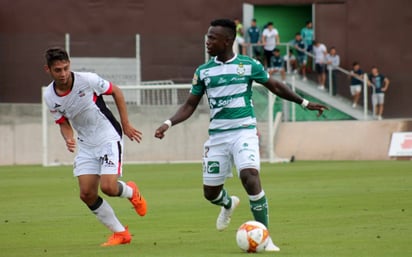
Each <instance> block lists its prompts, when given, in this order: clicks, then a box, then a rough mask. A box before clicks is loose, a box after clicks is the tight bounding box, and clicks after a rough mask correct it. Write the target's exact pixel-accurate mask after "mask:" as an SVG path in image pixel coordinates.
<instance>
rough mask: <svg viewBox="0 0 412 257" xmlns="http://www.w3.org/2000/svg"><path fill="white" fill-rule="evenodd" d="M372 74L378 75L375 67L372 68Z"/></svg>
mask: <svg viewBox="0 0 412 257" xmlns="http://www.w3.org/2000/svg"><path fill="white" fill-rule="evenodd" d="M372 75H373V76H378V75H379V71H378V69H377V68H373V69H372Z"/></svg>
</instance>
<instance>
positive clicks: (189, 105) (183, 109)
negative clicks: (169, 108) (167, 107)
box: [155, 94, 202, 139]
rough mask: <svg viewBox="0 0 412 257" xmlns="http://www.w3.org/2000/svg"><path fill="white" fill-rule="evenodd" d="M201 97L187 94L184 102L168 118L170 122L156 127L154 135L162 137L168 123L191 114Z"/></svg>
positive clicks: (175, 121)
mask: <svg viewBox="0 0 412 257" xmlns="http://www.w3.org/2000/svg"><path fill="white" fill-rule="evenodd" d="M201 99H202V96H201V95H194V94H189V97H188V98H187V99H186V101H185V103H184V104H183V105H181V106H180V108H179V109H178V110H177V112H176V113H175V114H174V115H173V116H172V117H171V118H170V119H169V121H170V122H171V124H167V123H163V124H162V125H161V126H160V127H158V128H157V129H156V131H155V137H157V138H159V139H162V138H163V137H164V136H165V135H164V133H165V132H166V130H168V129H169V125H170V126H173V125H176V124H178V123H180V122H183V121H185V120H187V119H188V118H189V117H190V116H192V114H193V112H194V111H195V110H196V108H197V106H198V104H199V102H200V100H201Z"/></svg>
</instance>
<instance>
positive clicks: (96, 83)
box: [44, 72, 122, 146]
mask: <svg viewBox="0 0 412 257" xmlns="http://www.w3.org/2000/svg"><path fill="white" fill-rule="evenodd" d="M72 78H73V87H72V89H71V90H70V91H69V92H68V93H66V94H65V95H62V96H60V95H58V94H57V93H56V91H55V89H54V81H53V82H52V83H50V84H49V86H48V87H47V89H46V91H45V94H44V100H45V102H46V104H47V106H48V108H49V110H50V113H51V114H52V115H53V117H54V120H55V121H56V123H57V124H59V123H61V122H63V121H64V120H65V119H67V120H69V121H70V124H71V125H72V127H73V129H74V130H76V132H77V136H78V137H77V139H78V142H79V144H84V145H87V146H96V145H100V144H102V143H103V142H106V141H110V140H121V137H122V128H121V126H120V124H119V122H118V121H117V120H116V118H115V117H114V116H113V114H112V112H111V111H110V110H109V109H108V108H107V106H106V104H105V102H104V100H103V96H102V95H104V94H111V92H112V84H111V83H110V82H109V81H107V80H104V79H103V78H101V77H100V76H98V75H97V74H95V73H89V72H72Z"/></svg>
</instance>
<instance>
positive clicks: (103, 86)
mask: <svg viewBox="0 0 412 257" xmlns="http://www.w3.org/2000/svg"><path fill="white" fill-rule="evenodd" d="M89 85H90V87H91V88H92V89H93V91H94V92H95V93H96V94H97V95H110V94H111V93H112V88H113V84H112V83H111V82H109V81H107V80H105V79H103V78H101V77H100V76H99V75H97V74H96V73H89Z"/></svg>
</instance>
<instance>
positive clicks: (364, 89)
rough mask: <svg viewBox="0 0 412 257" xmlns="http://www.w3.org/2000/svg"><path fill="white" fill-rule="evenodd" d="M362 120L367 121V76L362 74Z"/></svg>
mask: <svg viewBox="0 0 412 257" xmlns="http://www.w3.org/2000/svg"><path fill="white" fill-rule="evenodd" d="M363 118H364V119H365V120H367V119H368V75H367V74H363Z"/></svg>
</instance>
